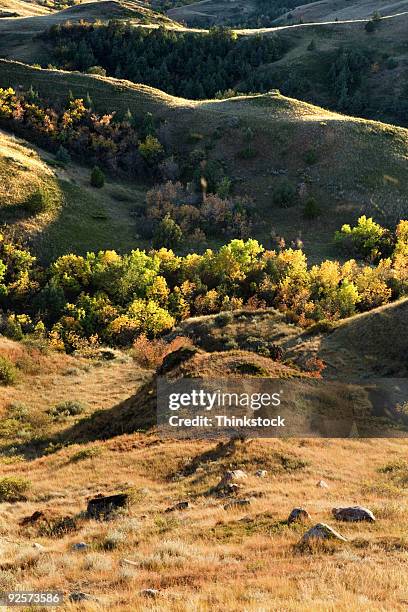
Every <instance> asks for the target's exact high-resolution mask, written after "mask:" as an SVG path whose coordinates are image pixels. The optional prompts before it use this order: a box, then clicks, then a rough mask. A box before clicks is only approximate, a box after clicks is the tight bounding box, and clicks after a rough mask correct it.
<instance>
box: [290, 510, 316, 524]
mask: <svg viewBox="0 0 408 612" xmlns="http://www.w3.org/2000/svg"><path fill="white" fill-rule="evenodd" d="M311 520H312V517H311V516H310V514H309V513H308V511H307V510H305V509H304V508H293V510H292V512H291V513H290V514H289V517H288V525H291V524H292V523H304V522H306V521H311Z"/></svg>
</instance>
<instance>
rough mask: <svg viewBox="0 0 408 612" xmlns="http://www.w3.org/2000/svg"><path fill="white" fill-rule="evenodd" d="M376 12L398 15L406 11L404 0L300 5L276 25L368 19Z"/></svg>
mask: <svg viewBox="0 0 408 612" xmlns="http://www.w3.org/2000/svg"><path fill="white" fill-rule="evenodd" d="M376 11H378V12H379V13H380V15H381V16H383V17H385V16H388V15H398V14H401V13H405V12H407V11H408V2H407V1H406V0H386V1H385V2H384V1H379V0H351V1H350V0H329V2H326V1H324V0H320V1H319V2H311V3H310V4H302V5H300V6H297V7H296V8H294V9H292V10H291V11H290V12H288V13H285V14H284V15H283V16H282V17H280V18H279V19H277V20H276V23H278V24H283V23H288V22H291V23H299V22H302V23H311V22H321V21H326V22H327V21H345V20H357V19H370V18H371V17H372V16H373V14H374V13H375V12H376Z"/></svg>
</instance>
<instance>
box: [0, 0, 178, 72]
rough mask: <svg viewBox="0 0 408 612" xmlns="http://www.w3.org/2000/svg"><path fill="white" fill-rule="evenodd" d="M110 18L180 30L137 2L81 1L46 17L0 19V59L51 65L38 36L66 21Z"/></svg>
mask: <svg viewBox="0 0 408 612" xmlns="http://www.w3.org/2000/svg"><path fill="white" fill-rule="evenodd" d="M29 6H30V7H31V5H29ZM32 6H33V7H35V6H36V5H32ZM110 19H117V20H126V21H130V22H132V23H134V24H138V25H154V26H167V27H174V28H179V27H180V26H179V24H177V23H175V22H174V21H172V20H171V19H170V18H168V17H166V16H165V15H161V14H159V13H156V12H154V11H152V10H151V9H150V8H148V7H147V6H146V5H145V4H144V3H142V2H139V1H138V0H127V1H124V0H123V1H122V0H100V1H99V0H98V1H96V2H83V3H81V4H76V5H74V6H72V7H70V8H67V9H64V10H61V11H53V12H49V11H47V12H46V14H37V13H36V14H34V12H33V15H32V16H25V15H24V16H22V17H20V18H5V19H0V56H1V57H7V58H13V59H18V60H21V61H27V62H30V63H37V62H38V63H40V64H43V63H44V64H47V63H48V62H50V58H49V54H48V52H47V50H46V49H44V45H43V44H42V43H41V42H40V41H39V40H37V35H38V34H39V33H41V32H43V31H44V30H46V29H48V28H50V27H51V26H52V25H56V24H58V23H63V22H66V21H71V22H78V21H81V20H84V21H101V22H106V21H109V20H110Z"/></svg>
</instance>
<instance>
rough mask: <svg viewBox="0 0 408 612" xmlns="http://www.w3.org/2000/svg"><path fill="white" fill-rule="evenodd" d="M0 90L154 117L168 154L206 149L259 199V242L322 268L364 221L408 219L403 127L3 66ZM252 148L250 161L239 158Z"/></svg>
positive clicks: (304, 108) (294, 106) (238, 186)
mask: <svg viewBox="0 0 408 612" xmlns="http://www.w3.org/2000/svg"><path fill="white" fill-rule="evenodd" d="M0 85H2V86H6V85H7V86H9V85H12V86H22V87H24V88H27V89H28V88H29V87H30V86H33V88H34V89H35V90H37V91H38V92H39V93H40V95H42V96H44V97H46V98H49V99H54V100H60V101H64V102H65V101H66V100H67V97H68V93H69V92H70V91H71V92H72V93H73V94H74V96H79V97H86V95H87V93H89V94H90V96H91V98H92V100H94V101H95V102H94V104H95V109H96V110H97V111H98V112H111V111H117V112H118V113H125V112H126V111H127V110H128V109H130V110H131V112H132V114H133V115H134V117H135V118H137V120H138V121H142V119H143V116H144V114H145V113H146V112H152V113H153V114H154V116H155V117H156V118H158V119H161V120H162V121H164V122H165V123H166V126H167V127H166V141H167V147H168V150H169V153H170V152H172V153H173V154H175V155H176V156H178V157H180V158H182V159H188V156H190V155H191V154H192V151H194V150H196V149H200V150H205V151H206V152H207V155H208V159H210V160H211V159H213V160H221V161H222V163H223V165H224V167H225V174H226V175H227V176H228V177H231V179H232V181H233V186H234V192H235V193H236V194H248V195H249V196H251V197H252V198H254V201H255V204H256V208H257V210H258V214H259V217H258V220H257V221H255V225H254V228H253V230H254V231H253V234H254V235H255V236H257V237H259V238H260V239H261V241H262V242H263V243H264V244H265V246H268V245H269V244H270V240H271V238H270V235H271V231H273V232H275V233H277V234H279V235H283V236H285V237H286V238H287V239H288V240H289V241H290V240H294V239H296V238H297V237H299V236H301V238H302V240H303V241H304V243H305V249H306V252H307V253H308V254H309V255H311V256H312V259H319V260H320V259H321V258H322V256H325V255H327V254H333V251H332V250H331V246H330V245H331V244H332V237H333V234H334V231H335V230H337V229H339V227H340V226H341V225H342V224H343V223H345V222H347V221H349V220H350V221H354V220H355V219H356V217H357V216H358V215H360V214H361V213H363V212H368V213H369V214H374V215H375V216H377V217H378V218H379V219H381V220H382V217H383V216H384V217H386V218H388V219H391V218H393V219H394V218H395V216H398V215H400V216H401V215H402V216H403V215H404V214H406V208H404V206H405V204H404V203H405V202H406V188H407V184H408V183H407V178H408V169H407V166H406V163H405V157H406V155H407V150H408V133H407V131H406V130H405V129H402V128H397V127H392V126H389V125H384V124H381V123H375V122H371V121H365V120H360V119H355V118H351V117H347V116H344V115H340V114H336V113H331V112H328V111H326V110H323V109H322V108H319V107H316V106H312V105H310V104H305V103H302V102H299V101H297V100H293V99H290V98H286V97H284V96H281V95H277V94H276V93H271V94H265V95H256V96H247V97H240V98H234V99H230V100H224V101H221V100H214V101H202V102H196V101H190V100H183V99H180V98H175V97H172V96H169V95H166V94H165V93H163V92H160V91H158V90H154V89H152V88H149V87H146V86H142V85H135V84H132V83H129V82H126V81H118V80H116V79H109V78H102V77H94V76H89V75H83V74H77V73H75V74H70V73H67V72H62V71H47V70H39V69H36V68H30V67H28V66H25V65H23V64H18V63H13V62H7V61H0ZM248 128H250V132H248ZM248 134H250V142H249V141H248ZM248 146H250V148H251V155H250V156H249V158H246V157H247V156H246V155H243V154H242V153H241V152H242V151H243V150H245V149H246V148H248ZM334 170H335V172H334ZM282 181H285V182H286V181H290V182H291V183H292V184H293V185H294V186H295V189H296V190H297V192H298V195H297V196H296V201H295V202H293V204H294V206H293V207H292V208H290V209H286V208H282V207H281V206H279V205H277V204H276V202H275V201H274V196H273V194H274V191H275V190H276V188H277V187H279V185H280V184H281V183H282ZM305 194H306V195H305ZM308 196H314V197H315V198H316V199H317V201H318V202H319V206H320V207H321V208H322V211H323V214H322V216H321V218H319V219H317V220H315V221H313V222H310V221H309V222H306V223H305V221H304V219H303V216H302V214H303V213H302V210H303V206H304V198H305V197H308ZM404 211H405V212H404Z"/></svg>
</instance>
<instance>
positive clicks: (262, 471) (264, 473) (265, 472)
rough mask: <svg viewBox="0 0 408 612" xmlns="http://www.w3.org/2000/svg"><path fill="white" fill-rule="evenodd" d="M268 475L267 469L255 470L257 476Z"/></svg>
mask: <svg viewBox="0 0 408 612" xmlns="http://www.w3.org/2000/svg"><path fill="white" fill-rule="evenodd" d="M267 475H268V472H267V471H266V470H257V471H256V472H255V476H258V478H266V476H267Z"/></svg>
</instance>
